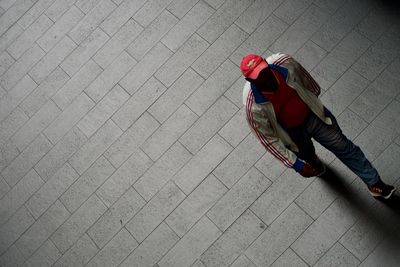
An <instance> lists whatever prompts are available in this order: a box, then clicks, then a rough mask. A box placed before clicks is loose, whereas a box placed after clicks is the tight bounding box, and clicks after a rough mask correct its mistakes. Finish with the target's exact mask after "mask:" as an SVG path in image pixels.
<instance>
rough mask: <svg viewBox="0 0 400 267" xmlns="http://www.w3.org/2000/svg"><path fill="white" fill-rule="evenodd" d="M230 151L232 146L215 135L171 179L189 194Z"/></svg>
mask: <svg viewBox="0 0 400 267" xmlns="http://www.w3.org/2000/svg"><path fill="white" fill-rule="evenodd" d="M231 151H232V147H231V146H230V145H229V144H228V143H227V142H226V141H224V140H223V139H222V137H220V136H219V135H215V136H214V137H213V138H212V139H211V140H210V141H209V142H208V143H207V144H206V145H205V146H204V147H203V148H202V149H201V150H200V151H199V152H198V153H197V154H196V155H194V156H193V157H192V159H191V160H190V161H189V162H188V163H187V164H186V165H185V166H184V167H183V168H182V169H181V170H180V171H179V172H178V173H177V174H176V175H175V176H174V177H173V180H174V181H175V182H176V184H177V185H178V186H179V187H180V188H181V189H182V190H183V191H184V192H185V193H186V194H187V195H189V194H190V192H192V191H193V189H195V188H196V187H197V185H199V184H200V183H201V182H202V181H203V180H204V179H205V178H206V177H207V176H208V175H209V174H210V173H211V171H212V170H213V169H214V168H215V167H216V166H218V164H220V163H221V161H222V160H223V159H224V158H225V157H226V156H227V155H228V154H229V153H230V152H231Z"/></svg>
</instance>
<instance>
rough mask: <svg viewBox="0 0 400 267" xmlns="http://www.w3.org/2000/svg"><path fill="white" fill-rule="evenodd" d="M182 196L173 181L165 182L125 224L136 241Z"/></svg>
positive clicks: (150, 230)
mask: <svg viewBox="0 0 400 267" xmlns="http://www.w3.org/2000/svg"><path fill="white" fill-rule="evenodd" d="M184 198H185V194H184V193H183V192H182V191H181V190H180V189H179V188H178V187H177V186H176V185H175V184H174V183H173V182H169V183H167V184H166V185H165V186H164V187H163V188H162V189H161V190H160V191H159V192H158V193H157V195H155V196H154V198H152V199H151V200H150V201H149V202H148V203H147V204H146V205H145V206H144V207H143V208H142V209H141V210H140V211H139V212H138V213H137V214H136V215H135V216H134V217H133V218H132V219H131V220H130V221H129V222H128V223H127V224H126V228H127V229H128V231H129V232H130V233H131V234H132V235H133V237H134V238H135V239H136V240H137V241H138V242H142V241H143V240H145V239H146V237H147V236H148V235H149V234H150V233H151V232H152V231H153V230H154V229H155V228H156V227H157V225H159V224H160V223H161V222H162V221H163V220H164V219H165V218H166V217H167V216H168V214H170V213H171V212H172V211H173V210H174V209H175V208H176V207H177V206H178V205H179V203H180V202H182V200H183V199H184Z"/></svg>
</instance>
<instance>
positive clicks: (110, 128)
mask: <svg viewBox="0 0 400 267" xmlns="http://www.w3.org/2000/svg"><path fill="white" fill-rule="evenodd" d="M121 134H122V131H121V129H120V128H118V126H117V125H116V124H115V123H114V122H112V121H111V120H108V121H107V122H106V123H105V124H104V125H103V126H102V127H101V128H100V129H99V130H98V131H97V132H96V133H95V134H94V135H93V136H92V137H91V138H90V139H89V140H88V142H86V143H85V145H83V146H82V147H81V148H80V149H79V150H78V151H77V152H76V153H75V154H74V155H73V156H72V157H71V158H70V159H69V160H68V162H69V163H70V164H71V166H72V167H74V169H75V170H76V171H77V172H78V173H79V174H82V173H83V172H84V171H85V170H87V169H88V168H89V167H90V165H92V163H94V162H95V161H96V159H97V158H98V157H99V156H100V155H101V154H103V152H104V151H105V150H106V149H107V148H108V147H109V146H110V145H111V144H112V143H113V142H114V141H115V140H116V139H117V138H118V137H119V136H120V135H121Z"/></svg>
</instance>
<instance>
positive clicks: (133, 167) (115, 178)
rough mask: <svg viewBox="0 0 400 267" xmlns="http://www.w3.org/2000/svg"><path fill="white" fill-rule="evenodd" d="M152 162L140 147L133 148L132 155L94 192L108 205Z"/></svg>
mask: <svg viewBox="0 0 400 267" xmlns="http://www.w3.org/2000/svg"><path fill="white" fill-rule="evenodd" d="M152 164H153V161H152V160H151V159H150V158H149V157H148V156H147V155H146V154H145V153H144V152H143V151H142V150H140V148H134V149H133V151H132V155H131V156H130V157H129V158H128V159H127V160H126V161H125V162H124V164H122V166H121V167H119V168H118V170H117V171H116V172H115V173H114V174H113V175H112V176H111V177H110V178H109V179H107V181H106V182H105V183H104V184H103V185H102V186H101V187H100V188H99V189H98V190H97V192H96V194H97V195H98V196H99V197H100V198H101V200H102V201H103V202H104V203H105V204H106V205H107V206H108V207H110V206H111V205H112V204H113V203H114V202H116V201H117V200H118V199H119V198H120V197H121V196H122V195H123V194H124V192H125V191H126V190H128V188H129V187H130V186H131V185H133V184H134V183H135V182H136V180H137V179H139V177H141V176H142V175H143V173H145V172H146V170H147V169H148V168H150V166H151V165H152Z"/></svg>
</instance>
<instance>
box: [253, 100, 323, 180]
mask: <svg viewBox="0 0 400 267" xmlns="http://www.w3.org/2000/svg"><path fill="white" fill-rule="evenodd" d="M252 97H253V96H252V94H251V93H250V94H249V96H248V99H247V103H246V117H247V122H248V123H249V125H250V127H251V129H252V130H253V132H254V133H255V135H256V136H257V138H258V139H259V141H260V142H261V144H262V145H263V146H264V147H265V148H266V149H267V150H268V152H270V153H271V154H272V155H274V156H275V157H276V158H277V159H279V160H280V161H281V162H282V163H283V164H284V165H285V166H287V167H289V168H293V169H294V170H295V171H296V172H298V173H300V174H301V175H302V176H304V177H311V176H315V175H317V171H316V170H315V169H314V168H313V167H312V166H311V165H310V164H309V163H307V162H305V161H304V160H302V159H300V158H298V157H297V156H296V154H295V153H293V152H292V151H291V150H289V149H288V148H287V147H286V146H285V144H284V143H283V142H282V140H281V139H280V138H279V137H277V135H276V133H275V131H274V129H273V128H272V126H271V123H270V121H269V120H268V118H267V117H266V116H263V114H262V112H260V111H256V112H254V111H253V108H252V105H253V99H252Z"/></svg>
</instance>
